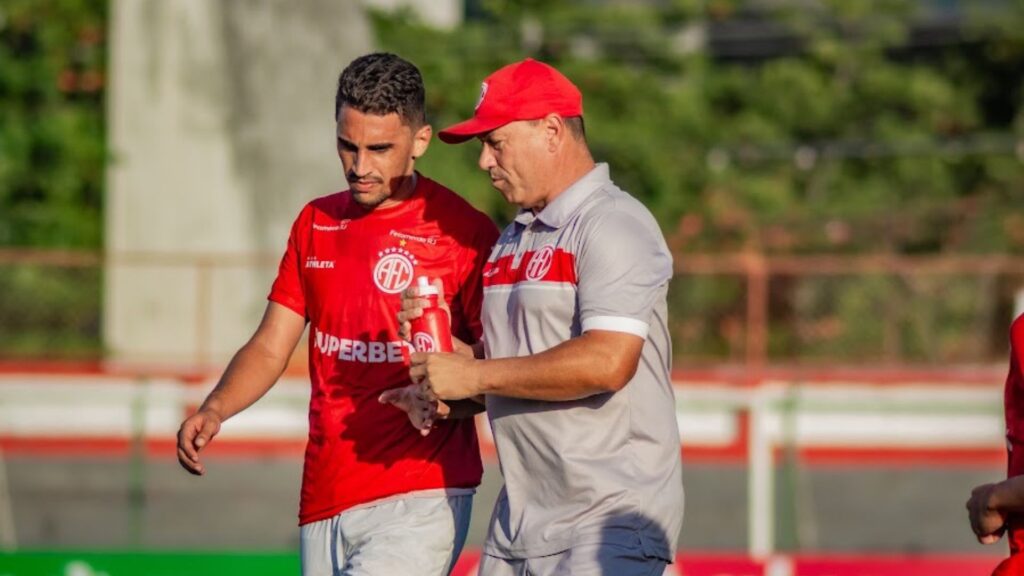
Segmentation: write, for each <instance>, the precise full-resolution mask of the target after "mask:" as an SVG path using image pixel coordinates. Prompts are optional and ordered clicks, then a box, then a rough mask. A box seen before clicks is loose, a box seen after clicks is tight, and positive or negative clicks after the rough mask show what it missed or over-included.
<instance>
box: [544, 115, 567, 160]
mask: <svg viewBox="0 0 1024 576" xmlns="http://www.w3.org/2000/svg"><path fill="white" fill-rule="evenodd" d="M541 124H542V125H543V127H544V135H545V137H546V138H547V142H548V150H549V151H551V152H554V151H555V150H557V149H558V146H559V144H561V142H562V139H563V138H565V135H566V134H567V132H566V130H567V129H568V126H566V125H565V118H562V117H561V116H559V115H558V114H555V113H551V114H548V115H547V116H545V117H544V118H542V119H541Z"/></svg>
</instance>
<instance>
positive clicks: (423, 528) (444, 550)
mask: <svg viewBox="0 0 1024 576" xmlns="http://www.w3.org/2000/svg"><path fill="white" fill-rule="evenodd" d="M472 509H473V496H472V495H464V496H444V495H438V496H409V497H407V498H400V499H392V500H387V501H384V502H382V503H380V504H375V505H372V506H367V507H361V508H356V509H353V510H346V511H344V512H342V513H340V514H338V515H337V516H334V517H333V518H327V519H325V520H320V521H319V522H311V523H309V524H304V525H302V526H301V527H300V529H299V532H300V534H299V543H300V556H301V559H302V575H303V576H380V575H385V574H386V575H389V576H391V575H394V576H405V575H408V576H421V575H423V576H444V575H446V574H448V573H449V572H450V571H451V569H452V567H453V566H454V565H455V560H456V559H458V557H459V553H460V552H462V545H463V544H465V542H466V533H467V532H468V530H469V517H470V513H471V512H472Z"/></svg>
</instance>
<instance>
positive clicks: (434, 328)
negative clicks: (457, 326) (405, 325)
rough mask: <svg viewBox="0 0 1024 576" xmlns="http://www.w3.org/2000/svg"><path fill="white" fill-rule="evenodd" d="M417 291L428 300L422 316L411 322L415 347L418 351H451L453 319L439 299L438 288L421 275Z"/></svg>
mask: <svg viewBox="0 0 1024 576" xmlns="http://www.w3.org/2000/svg"><path fill="white" fill-rule="evenodd" d="M416 292H417V293H418V295H419V297H420V298H424V299H426V300H427V306H426V308H424V309H423V315H422V316H420V317H419V318H415V319H413V321H412V322H410V324H411V325H412V346H413V348H415V349H416V351H417V352H451V351H452V350H454V347H453V346H452V321H451V318H449V317H448V312H446V311H445V309H444V308H442V307H441V306H440V304H439V303H438V301H437V300H438V294H437V288H435V287H434V286H431V284H430V280H428V279H427V277H426V276H420V277H419V278H417V279H416Z"/></svg>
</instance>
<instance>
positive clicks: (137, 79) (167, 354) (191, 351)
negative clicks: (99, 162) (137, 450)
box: [104, 0, 371, 365]
mask: <svg viewBox="0 0 1024 576" xmlns="http://www.w3.org/2000/svg"><path fill="white" fill-rule="evenodd" d="M110 29H111V44H110V83H109V100H108V106H109V109H108V119H109V144H110V153H111V164H110V167H109V171H108V178H107V190H108V192H107V205H106V252H107V257H108V266H107V273H106V277H105V307H104V335H105V343H106V346H107V347H108V349H109V353H110V358H111V360H112V361H114V362H118V363H124V362H128V363H134V362H143V363H153V362H159V363H173V364H175V365H181V364H182V363H187V364H220V363H223V361H224V360H225V359H226V358H227V357H228V356H229V355H230V354H231V353H232V352H233V351H234V350H235V349H237V348H238V346H240V345H241V344H242V343H244V341H245V339H246V338H247V337H248V336H249V335H250V334H251V333H252V330H253V329H254V328H255V326H256V323H257V322H258V320H259V317H260V313H261V312H262V310H263V308H264V306H265V305H266V300H265V297H266V294H267V291H268V289H269V286H270V282H271V280H272V278H273V275H274V272H275V268H276V264H275V260H276V258H278V257H279V256H280V254H281V252H282V250H283V248H284V245H285V240H286V238H287V235H288V230H289V227H290V225H291V222H292V220H293V218H294V217H295V215H296V214H297V213H298V210H299V209H300V207H301V206H302V205H303V204H304V203H305V202H307V201H308V200H309V199H312V198H314V197H316V196H321V195H324V194H328V193H331V192H334V191H336V190H339V189H342V188H344V186H345V182H344V179H343V176H342V173H341V169H340V165H339V163H338V160H337V156H336V152H335V145H334V120H333V107H334V91H335V86H336V82H337V75H338V73H339V72H340V71H341V69H342V68H343V67H344V66H345V65H346V64H347V63H348V62H349V61H351V60H352V58H354V57H356V56H358V55H360V54H363V53H365V52H367V51H369V50H370V49H371V31H370V30H369V27H368V23H367V20H366V18H365V15H364V12H363V9H362V8H361V7H360V6H359V5H358V4H357V2H355V1H354V0H352V1H338V0H303V1H302V2H293V1H290V0H223V1H218V2H210V1H209V0H113V1H112V2H111V23H110ZM255 255H264V256H263V257H262V258H258V257H256V256H255Z"/></svg>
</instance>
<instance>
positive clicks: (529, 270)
mask: <svg viewBox="0 0 1024 576" xmlns="http://www.w3.org/2000/svg"><path fill="white" fill-rule="evenodd" d="M554 254H555V247H554V246H552V245H551V244H548V245H547V246H545V247H543V248H541V249H540V250H538V251H536V252H534V253H533V257H532V258H530V263H529V264H528V265H527V266H526V279H527V280H540V279H541V278H543V277H544V275H545V274H547V273H548V270H550V269H551V261H552V260H553V256H554Z"/></svg>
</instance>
